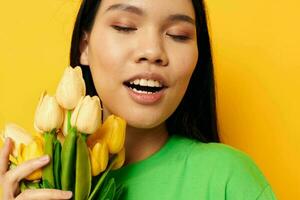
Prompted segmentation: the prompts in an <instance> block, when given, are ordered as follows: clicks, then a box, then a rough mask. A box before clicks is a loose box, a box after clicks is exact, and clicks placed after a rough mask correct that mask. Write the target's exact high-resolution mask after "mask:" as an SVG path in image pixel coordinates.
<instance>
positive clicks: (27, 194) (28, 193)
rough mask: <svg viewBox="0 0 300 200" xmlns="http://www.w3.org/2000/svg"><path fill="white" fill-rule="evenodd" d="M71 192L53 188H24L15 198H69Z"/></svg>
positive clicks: (17, 199) (18, 199)
mask: <svg viewBox="0 0 300 200" xmlns="http://www.w3.org/2000/svg"><path fill="white" fill-rule="evenodd" d="M71 197H72V192H70V191H62V190H53V189H37V190H31V189H28V190H25V191H24V192H22V193H21V194H19V195H18V196H17V198H16V199H15V200H24V199H31V200H41V199H70V198H71Z"/></svg>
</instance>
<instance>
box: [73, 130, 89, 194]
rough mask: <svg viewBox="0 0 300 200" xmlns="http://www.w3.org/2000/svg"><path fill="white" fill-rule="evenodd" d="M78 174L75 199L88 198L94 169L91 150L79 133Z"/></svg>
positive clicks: (77, 145)
mask: <svg viewBox="0 0 300 200" xmlns="http://www.w3.org/2000/svg"><path fill="white" fill-rule="evenodd" d="M76 148H77V149H76V175H75V194H74V197H75V198H74V199H75V200H84V199H87V198H88V196H89V194H90V191H91V185H92V171H91V163H90V159H89V150H88V147H87V144H86V143H85V141H84V138H83V136H82V135H81V134H79V135H78V138H77V144H76Z"/></svg>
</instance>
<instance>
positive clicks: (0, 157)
mask: <svg viewBox="0 0 300 200" xmlns="http://www.w3.org/2000/svg"><path fill="white" fill-rule="evenodd" d="M11 149H12V141H11V139H10V138H6V139H5V143H4V146H3V148H2V149H1V152H0V174H4V173H5V172H6V171H7V168H8V162H9V154H10V152H11Z"/></svg>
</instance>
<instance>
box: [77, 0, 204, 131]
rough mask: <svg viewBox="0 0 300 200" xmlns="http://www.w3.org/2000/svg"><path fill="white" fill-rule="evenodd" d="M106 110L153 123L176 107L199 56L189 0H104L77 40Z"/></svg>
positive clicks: (132, 121) (134, 122)
mask: <svg viewBox="0 0 300 200" xmlns="http://www.w3.org/2000/svg"><path fill="white" fill-rule="evenodd" d="M81 52H82V54H81V57H80V62H81V64H84V65H89V66H90V69H91V73H92V76H93V80H94V84H95V87H96V90H97V92H98V94H99V96H100V98H101V100H102V102H103V105H104V110H105V111H106V114H111V113H112V114H115V115H118V116H121V117H123V118H124V119H125V120H126V121H127V123H128V125H130V126H132V127H136V128H154V127H156V126H158V125H160V124H162V123H163V122H164V121H165V120H166V119H167V118H168V117H169V116H170V115H171V114H172V113H173V112H174V111H175V109H176V107H177V106H178V105H179V103H180V101H181V100H182V98H183V96H184V93H185V91H186V89H187V86H188V83H189V80H190V78H191V75H192V73H193V71H194V68H195V65H196V63H197V59H198V48H197V37H196V27H195V13H194V9H193V4H192V2H191V1H190V0H103V1H102V2H101V5H100V7H99V10H98V13H97V15H96V18H95V22H94V25H93V28H92V30H91V32H90V33H88V34H87V35H86V37H85V40H83V41H82V43H81Z"/></svg>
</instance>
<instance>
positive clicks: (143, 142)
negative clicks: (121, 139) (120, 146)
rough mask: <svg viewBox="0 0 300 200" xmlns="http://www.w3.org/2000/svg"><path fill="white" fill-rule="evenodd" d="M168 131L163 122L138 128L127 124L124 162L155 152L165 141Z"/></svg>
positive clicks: (141, 158)
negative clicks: (151, 126) (147, 127)
mask: <svg viewBox="0 0 300 200" xmlns="http://www.w3.org/2000/svg"><path fill="white" fill-rule="evenodd" d="M167 139H168V132H167V130H166V126H165V123H163V124H161V125H159V126H157V127H155V128H151V129H138V128H135V127H131V126H127V129H126V139H125V149H126V159H125V164H124V165H127V164H130V163H135V162H138V161H141V160H144V159H146V158H147V157H149V156H151V155H152V154H154V153H155V152H157V151H158V150H159V149H160V148H161V147H162V146H163V145H164V144H165V143H166V141H167Z"/></svg>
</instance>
